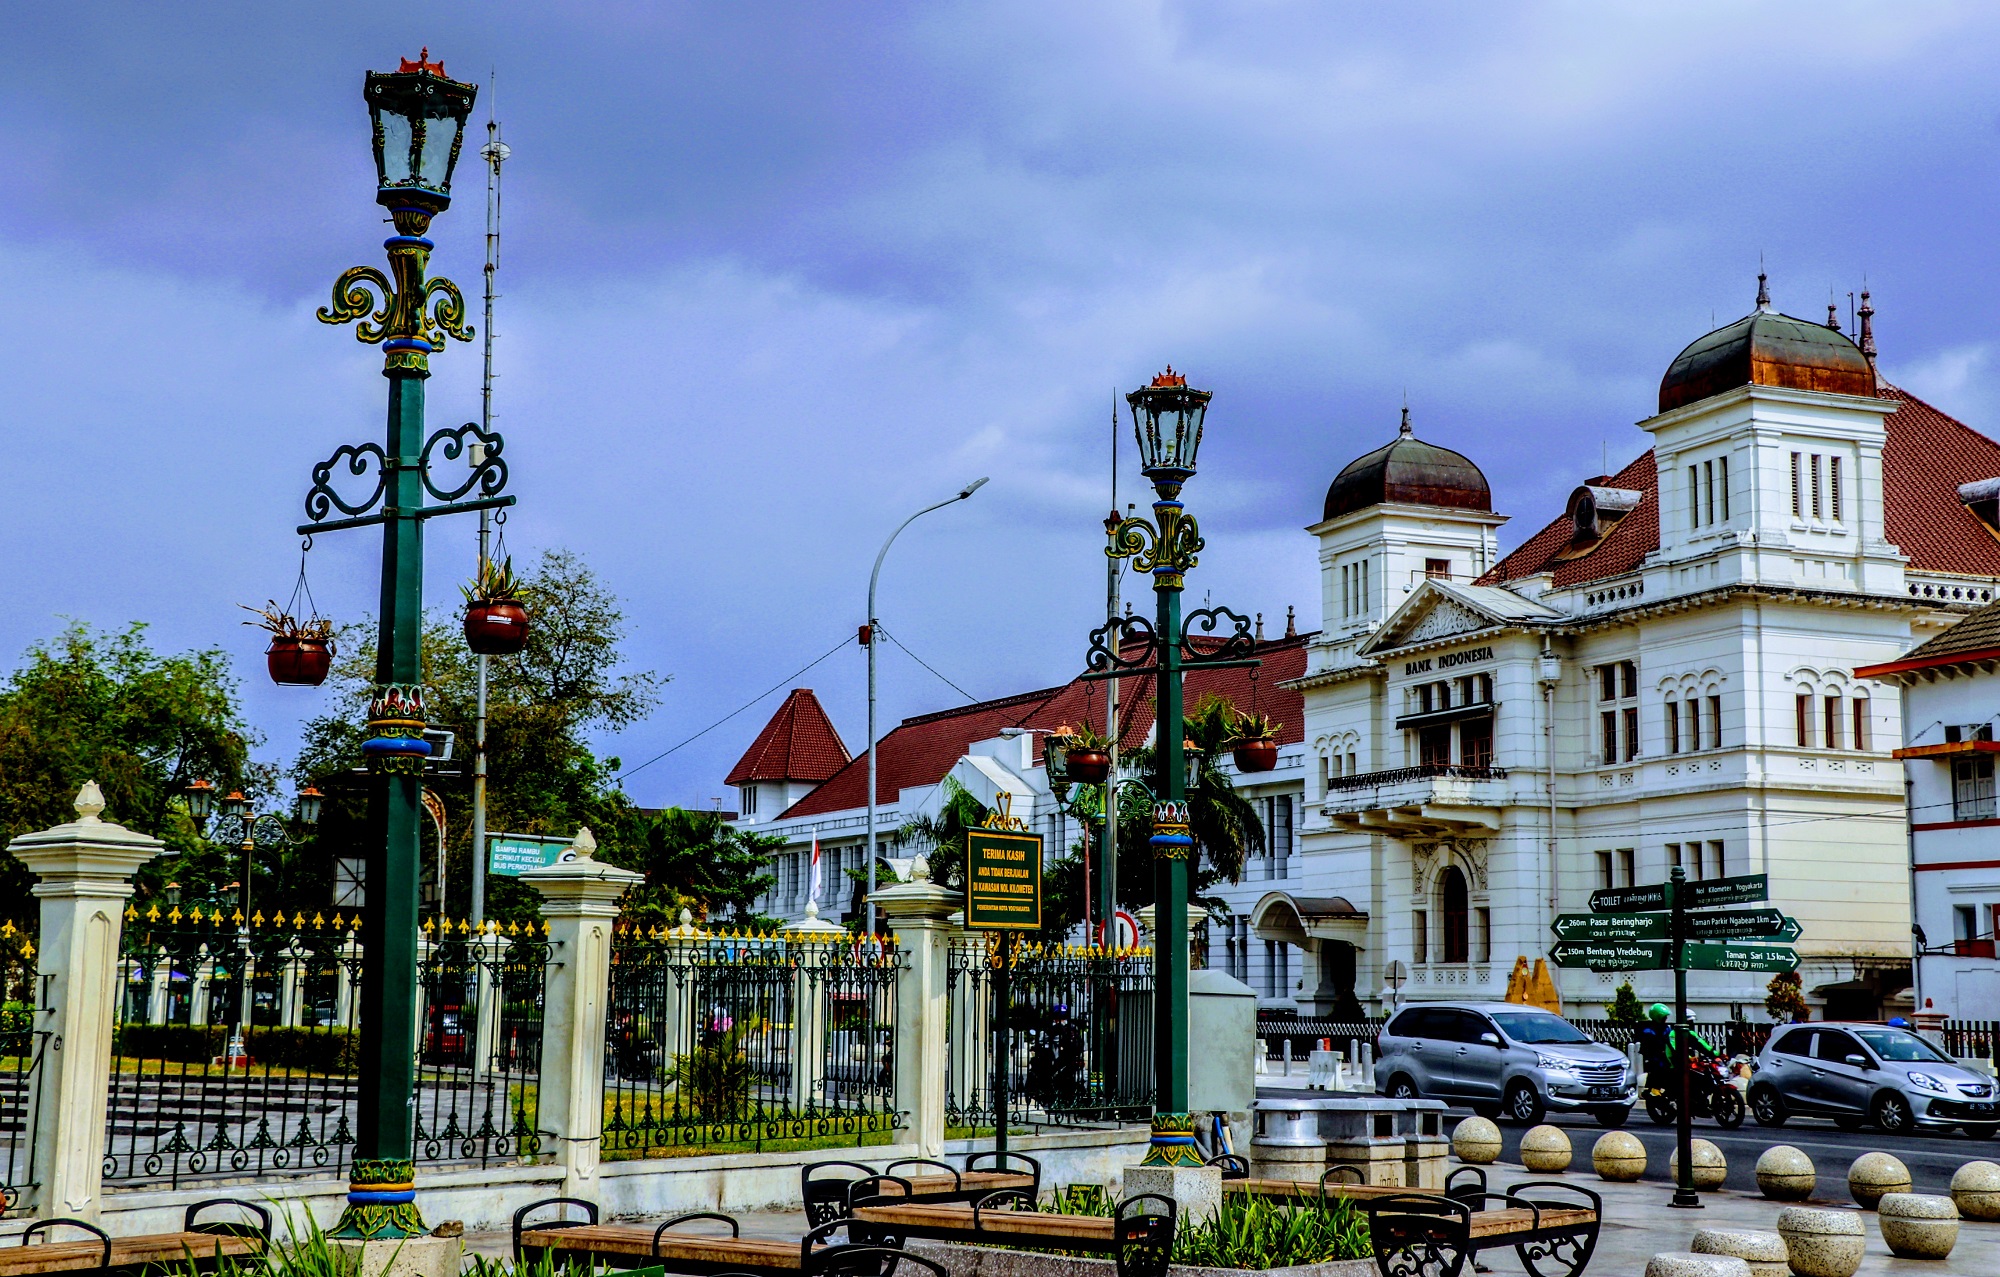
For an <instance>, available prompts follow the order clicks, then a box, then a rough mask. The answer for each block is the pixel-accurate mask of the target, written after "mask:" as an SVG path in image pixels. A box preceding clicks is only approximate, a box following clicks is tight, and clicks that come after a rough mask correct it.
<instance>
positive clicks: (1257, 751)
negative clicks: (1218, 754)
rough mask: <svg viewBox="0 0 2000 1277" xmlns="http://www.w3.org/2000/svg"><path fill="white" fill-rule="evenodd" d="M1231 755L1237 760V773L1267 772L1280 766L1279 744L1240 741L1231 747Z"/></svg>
mask: <svg viewBox="0 0 2000 1277" xmlns="http://www.w3.org/2000/svg"><path fill="white" fill-rule="evenodd" d="M1229 755H1230V757H1231V758H1234V759H1235V760H1236V770H1237V771H1240V772H1267V771H1270V770H1271V769H1272V768H1273V767H1276V766H1277V765H1278V742H1276V741H1274V740H1240V741H1237V742H1236V744H1235V745H1233V746H1231V747H1230V750H1229Z"/></svg>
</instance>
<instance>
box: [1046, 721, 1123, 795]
mask: <svg viewBox="0 0 2000 1277" xmlns="http://www.w3.org/2000/svg"><path fill="white" fill-rule="evenodd" d="M1059 739H1060V740H1061V741H1062V742H1063V773H1064V775H1063V779H1064V780H1066V781H1067V782H1068V783H1070V784H1072V785H1102V784H1103V783H1104V782H1105V780H1106V778H1108V777H1109V776H1110V775H1111V742H1110V741H1107V740H1105V739H1104V737H1102V736H1100V735H1098V734H1097V733H1096V732H1094V731H1092V730H1090V728H1089V727H1087V726H1086V727H1079V728H1077V729H1076V730H1075V731H1070V730H1068V729H1067V728H1065V729H1064V730H1063V731H1062V732H1061V733H1060V735H1059Z"/></svg>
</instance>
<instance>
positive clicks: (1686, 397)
mask: <svg viewBox="0 0 2000 1277" xmlns="http://www.w3.org/2000/svg"><path fill="white" fill-rule="evenodd" d="M1877 384H1878V383H1877V379H1876V373H1875V367H1874V365H1873V363H1872V362H1871V361H1870V359H1869V357H1868V355H1867V353H1866V352H1864V351H1863V350H1862V348H1861V347H1860V346H1857V345H1856V344H1855V343H1854V342H1853V341H1851V340H1849V339H1848V337H1847V335H1846V334H1845V333H1843V332H1841V331H1840V329H1839V328H1838V327H1836V326H1834V324H1833V323H1820V322H1817V321H1814V320H1809V319H1798V318H1795V317H1793V316H1791V315H1785V314H1780V313H1779V312H1778V311H1776V310H1774V309H1772V306H1771V294H1770V289H1769V287H1768V285H1767V282H1766V280H1765V277H1764V276H1763V275H1761V274H1760V275H1758V276H1757V304H1756V307H1755V309H1753V310H1752V311H1751V312H1750V313H1749V314H1748V315H1745V316H1744V317H1743V318H1741V319H1739V320H1737V321H1735V322H1734V323H1731V324H1726V325H1724V326H1723V327H1721V328H1718V329H1716V330H1715V331H1714V332H1711V333H1708V334H1706V335H1704V336H1702V337H1699V338H1696V339H1695V341H1694V342H1693V343H1691V344H1690V345H1689V346H1688V347H1687V349H1685V350H1683V351H1681V353H1680V354H1679V355H1678V356H1676V357H1675V359H1674V361H1673V363H1672V364H1671V365H1669V367H1668V368H1667V373H1666V376H1664V377H1663V378H1661V380H1660V411H1659V414H1658V415H1657V416H1654V417H1652V418H1649V419H1648V420H1646V421H1642V422H1640V423H1639V424H1640V428H1641V429H1644V430H1647V431H1650V432H1651V433H1652V435H1653V438H1654V445H1653V450H1654V460H1655V462H1656V464H1657V467H1658V475H1659V520H1660V543H1659V550H1658V551H1657V553H1656V555H1655V556H1653V557H1651V558H1650V562H1651V563H1652V565H1653V566H1654V568H1656V569H1659V571H1657V572H1655V573H1653V574H1652V575H1649V578H1648V581H1647V586H1646V588H1647V592H1648V594H1651V593H1652V592H1653V591H1654V590H1655V589H1656V588H1658V589H1661V590H1662V591H1664V592H1681V591H1687V590H1699V589H1705V588H1709V587H1711V586H1715V585H1722V584H1728V583H1730V582H1733V581H1759V582H1765V583H1770V584H1783V585H1799V586H1806V587H1810V588H1814V589H1831V590H1866V591H1869V592H1876V591H1882V592H1890V593H1900V592H1901V591H1902V589H1903V581H1902V561H1901V558H1900V556H1899V555H1898V553H1897V551H1896V549H1895V547H1893V546H1891V545H1889V544H1888V542H1887V539H1886V537H1885V535H1884V532H1883V527H1882V501H1883V488H1882V446H1883V442H1884V439H1885V435H1884V430H1883V425H1882V422H1883V418H1885V417H1886V416H1888V414H1889V413H1890V412H1891V411H1893V410H1894V409H1895V407H1896V402H1895V401H1894V400H1892V399H1884V398H1878V397H1877V394H1876V388H1877ZM1682 565H1685V566H1682ZM1662 575H1663V576H1664V579H1660V578H1661V577H1662Z"/></svg>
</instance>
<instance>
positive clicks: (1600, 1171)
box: [1590, 1131, 1646, 1184]
mask: <svg viewBox="0 0 2000 1277" xmlns="http://www.w3.org/2000/svg"><path fill="white" fill-rule="evenodd" d="M1590 1165H1591V1167H1592V1168H1593V1169H1595V1170H1596V1172H1597V1177H1598V1178H1599V1179H1608V1180H1610V1181H1612V1182H1613V1183H1617V1184H1629V1183H1631V1182H1632V1181H1633V1180H1636V1179H1638V1178H1639V1177H1640V1176H1641V1175H1644V1174H1645V1173H1646V1146H1645V1145H1644V1144H1641V1143H1640V1142H1639V1137H1638V1136H1636V1135H1634V1134H1632V1132H1630V1131H1606V1132H1605V1133H1604V1134H1602V1135H1600V1136H1598V1137H1597V1143H1596V1144H1595V1145H1594V1146H1593V1147H1592V1148H1591V1150H1590Z"/></svg>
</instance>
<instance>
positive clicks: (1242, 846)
mask: <svg viewBox="0 0 2000 1277" xmlns="http://www.w3.org/2000/svg"><path fill="white" fill-rule="evenodd" d="M1236 717H1237V715H1236V707H1235V706H1233V705H1231V704H1230V703H1229V702H1228V701H1226V700H1224V699H1223V698H1222V697H1220V696H1217V695H1215V694H1213V693H1211V694H1209V695H1207V696H1204V697H1202V698H1201V700H1200V701H1199V702H1197V703H1196V704H1195V707H1194V708H1193V709H1192V710H1190V711H1189V712H1188V713H1187V714H1186V715H1185V716H1184V717H1183V718H1182V719H1181V733H1182V739H1183V740H1185V741H1186V742H1187V744H1188V745H1189V746H1190V751H1189V752H1190V753H1192V754H1193V755H1194V756H1195V758H1196V759H1197V760H1198V762H1197V766H1196V770H1195V786H1194V789H1193V790H1192V791H1190V792H1189V794H1188V796H1187V802H1188V832H1189V833H1191V834H1193V835H1194V841H1195V845H1196V846H1197V848H1199V850H1200V852H1201V853H1202V854H1203V855H1204V856H1206V857H1207V859H1208V863H1209V866H1210V867H1211V869H1212V870H1213V871H1214V873H1215V875H1216V876H1217V877H1221V878H1227V879H1229V881H1231V882H1241V881H1242V880H1243V862H1244V861H1245V860H1246V859H1248V858H1249V857H1250V856H1253V855H1259V854H1261V853H1262V852H1263V850H1264V826H1263V823H1262V822H1261V821H1259V820H1258V819H1257V808H1256V807H1255V806H1254V805H1253V804H1252V803H1251V802H1250V800H1249V799H1247V798H1245V797H1244V796H1243V795H1241V794H1239V793H1237V792H1236V785H1235V784H1234V782H1232V781H1231V780H1230V779H1229V774H1228V773H1227V772H1225V771H1223V770H1222V768H1221V766H1220V760H1221V758H1222V756H1223V755H1224V754H1226V753H1228V751H1229V746H1230V743H1231V742H1232V741H1234V740H1235V739H1236ZM1130 757H1131V760H1132V763H1133V765H1134V766H1135V767H1136V768H1137V769H1139V770H1140V771H1142V772H1144V771H1150V770H1151V769H1152V768H1153V766H1154V754H1153V747H1152V746H1150V745H1148V746H1146V747H1145V748H1143V749H1138V750H1134V751H1133V752H1132V754H1131V755H1130ZM1197 868H1198V866H1197ZM1121 876H1122V875H1121ZM1210 881H1214V879H1210ZM1199 885H1206V884H1199Z"/></svg>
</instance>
